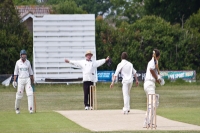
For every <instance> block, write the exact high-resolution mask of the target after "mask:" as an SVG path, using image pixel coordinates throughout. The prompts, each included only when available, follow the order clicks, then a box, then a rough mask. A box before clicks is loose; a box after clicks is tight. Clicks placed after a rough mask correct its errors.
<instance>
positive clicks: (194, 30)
mask: <svg viewBox="0 0 200 133" xmlns="http://www.w3.org/2000/svg"><path fill="white" fill-rule="evenodd" d="M184 28H185V29H186V31H187V32H186V34H185V36H184V37H185V39H187V43H188V51H187V52H188V54H187V55H188V56H189V57H188V62H189V66H190V67H192V68H194V69H195V70H197V72H200V60H199V59H200V53H199V51H200V10H199V11H198V12H197V13H196V14H193V15H191V16H190V18H189V19H188V20H187V21H186V23H185V27H184Z"/></svg>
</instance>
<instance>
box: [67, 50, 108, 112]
mask: <svg viewBox="0 0 200 133" xmlns="http://www.w3.org/2000/svg"><path fill="white" fill-rule="evenodd" d="M92 56H93V54H92V52H91V51H87V52H86V54H85V57H86V59H85V60H79V61H72V60H68V59H65V62H66V63H70V64H73V65H76V66H78V67H80V68H81V69H82V72H83V91H84V105H85V110H88V109H89V106H90V105H89V103H88V102H89V98H90V86H91V85H94V82H97V81H96V74H95V71H96V68H97V67H99V66H101V65H103V64H104V63H105V62H106V61H108V60H109V57H107V58H106V59H101V60H96V61H93V60H91V58H92ZM91 106H92V105H91Z"/></svg>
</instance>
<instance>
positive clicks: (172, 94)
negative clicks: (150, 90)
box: [0, 82, 200, 133]
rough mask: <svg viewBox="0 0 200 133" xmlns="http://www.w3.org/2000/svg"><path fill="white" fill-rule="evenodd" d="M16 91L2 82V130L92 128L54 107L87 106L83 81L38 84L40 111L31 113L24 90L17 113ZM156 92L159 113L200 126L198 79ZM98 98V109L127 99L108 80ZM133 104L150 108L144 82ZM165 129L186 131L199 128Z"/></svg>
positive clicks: (133, 95)
mask: <svg viewBox="0 0 200 133" xmlns="http://www.w3.org/2000/svg"><path fill="white" fill-rule="evenodd" d="M15 93H16V90H15V89H14V88H12V86H9V87H4V86H0V98H1V103H0V118H1V119H0V132H2V133H8V132H12V133H13V132H16V133H22V132H26V133H27V132H40V133H43V132H44V133H45V132H48V133H51V132H52V133H63V132H76V133H78V132H90V131H89V130H87V129H84V128H82V127H80V126H79V125H77V124H76V123H74V122H72V121H71V120H69V119H67V118H65V117H63V116H62V115H60V114H58V113H55V112H54V111H53V110H83V109H84V105H83V89H82V84H75V85H66V84H46V85H45V84H39V85H36V92H35V95H36V100H37V113H36V114H33V115H30V114H28V110H27V98H26V94H24V97H23V99H22V101H21V114H20V115H16V114H15V112H14V100H15ZM156 93H158V94H159V95H160V105H159V108H158V109H157V114H158V115H160V116H163V117H166V118H169V119H172V120H176V121H180V122H185V123H190V124H195V125H199V126H200V115H199V112H200V86H199V84H198V83H181V84H179V83H176V82H174V83H167V84H166V85H165V86H157V88H156ZM97 99H98V110H105V109H122V106H123V100H122V91H121V85H120V84H115V86H114V88H113V89H110V88H109V84H108V83H98V84H97ZM131 108H132V109H141V110H145V109H146V96H145V93H144V90H143V87H142V84H140V86H139V87H133V88H132V90H131ZM131 132H143V131H131ZM148 132H152V131H148ZM153 132H161V131H153ZM162 132H163V133H165V132H172V133H180V132H185V133H186V132H195V131H162ZM197 132H198V131H197ZM112 133H113V132H112ZM117 133H120V132H117ZM126 133H129V132H126Z"/></svg>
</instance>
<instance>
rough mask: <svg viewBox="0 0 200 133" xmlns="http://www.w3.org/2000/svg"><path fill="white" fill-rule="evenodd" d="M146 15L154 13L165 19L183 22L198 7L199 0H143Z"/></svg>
mask: <svg viewBox="0 0 200 133" xmlns="http://www.w3.org/2000/svg"><path fill="white" fill-rule="evenodd" d="M144 3H145V4H144V7H145V11H146V15H156V16H160V17H162V18H164V19H165V20H166V21H169V22H171V23H172V24H174V23H184V22H185V20H187V19H188V18H189V17H190V15H192V14H193V13H196V12H197V11H198V10H199V8H200V1H199V0H144Z"/></svg>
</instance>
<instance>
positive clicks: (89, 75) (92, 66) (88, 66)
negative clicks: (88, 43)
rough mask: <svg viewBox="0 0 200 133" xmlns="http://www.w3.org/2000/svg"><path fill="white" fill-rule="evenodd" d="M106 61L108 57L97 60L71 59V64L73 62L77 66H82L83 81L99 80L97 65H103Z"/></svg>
mask: <svg viewBox="0 0 200 133" xmlns="http://www.w3.org/2000/svg"><path fill="white" fill-rule="evenodd" d="M105 62H106V59H101V60H96V61H92V60H90V61H87V60H80V61H70V62H69V63H70V64H73V65H75V66H77V67H80V68H81V69H82V71H83V82H85V81H91V82H97V77H96V69H97V67H99V66H101V65H103V64H104V63H105Z"/></svg>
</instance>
